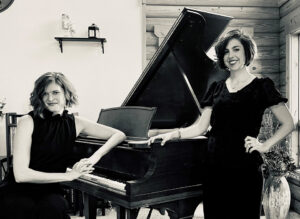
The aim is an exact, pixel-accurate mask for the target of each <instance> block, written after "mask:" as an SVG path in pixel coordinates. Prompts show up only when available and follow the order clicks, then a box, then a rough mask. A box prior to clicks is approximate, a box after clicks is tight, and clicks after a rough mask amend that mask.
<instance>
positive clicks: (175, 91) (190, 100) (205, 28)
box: [122, 8, 232, 128]
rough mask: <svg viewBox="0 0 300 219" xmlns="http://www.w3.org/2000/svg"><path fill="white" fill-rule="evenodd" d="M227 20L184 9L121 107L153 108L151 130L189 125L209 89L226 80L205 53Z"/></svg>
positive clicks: (223, 73) (223, 17)
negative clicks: (212, 85)
mask: <svg viewBox="0 0 300 219" xmlns="http://www.w3.org/2000/svg"><path fill="white" fill-rule="evenodd" d="M231 19H232V18H231V17H228V16H223V15H218V14H212V13H208V12H203V11H198V10H193V9H188V8H184V9H183V11H182V12H181V14H180V15H179V17H178V18H177V20H176V21H175V23H174V25H173V26H172V28H171V29H170V31H169V33H168V34H167V36H166V37H165V39H164V41H163V42H162V44H161V45H160V47H159V48H158V50H157V52H156V53H155V54H154V56H153V57H152V59H151V60H150V62H149V63H148V65H147V67H146V68H145V70H144V71H143V73H142V75H141V76H140V78H139V79H138V81H137V82H136V84H135V86H134V87H133V89H132V90H131V92H130V93H129V95H128V96H127V98H126V99H125V101H124V102H123V104H122V105H123V106H145V107H156V108H157V111H156V114H155V116H154V118H153V121H152V126H151V128H174V127H184V126H188V125H190V124H191V123H193V122H194V121H195V119H196V118H197V117H198V115H199V114H201V109H200V105H199V101H200V100H201V98H202V97H203V95H204V94H205V92H206V90H207V89H208V87H209V85H210V84H211V83H212V81H215V80H219V79H222V78H225V77H226V76H227V74H226V73H225V72H224V71H221V70H220V69H219V68H218V66H217V65H216V63H215V62H214V61H212V60H211V59H210V58H209V57H208V56H207V55H206V52H207V51H208V49H209V48H210V47H211V46H212V45H213V43H214V42H215V41H216V40H217V38H218V37H219V36H220V34H221V33H222V32H223V31H224V29H225V27H226V26H227V24H228V23H229V21H230V20H231Z"/></svg>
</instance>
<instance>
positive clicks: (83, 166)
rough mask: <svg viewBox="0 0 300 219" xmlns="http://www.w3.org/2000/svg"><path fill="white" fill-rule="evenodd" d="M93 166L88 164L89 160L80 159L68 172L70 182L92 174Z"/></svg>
mask: <svg viewBox="0 0 300 219" xmlns="http://www.w3.org/2000/svg"><path fill="white" fill-rule="evenodd" d="M94 169H95V168H94V167H93V165H92V164H91V163H90V162H89V159H86V158H84V159H81V160H80V161H78V162H77V163H75V164H74V165H73V167H72V169H71V171H68V172H67V173H68V174H69V177H70V181H72V180H74V179H77V178H79V177H80V176H81V175H83V174H88V173H92V172H93V171H94Z"/></svg>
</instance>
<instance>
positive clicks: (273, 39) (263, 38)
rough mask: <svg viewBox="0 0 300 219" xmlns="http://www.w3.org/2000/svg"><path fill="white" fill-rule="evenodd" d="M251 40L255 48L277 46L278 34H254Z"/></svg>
mask: <svg viewBox="0 0 300 219" xmlns="http://www.w3.org/2000/svg"><path fill="white" fill-rule="evenodd" d="M253 39H254V40H255V42H256V45H257V46H279V34H277V33H255V34H254V36H253Z"/></svg>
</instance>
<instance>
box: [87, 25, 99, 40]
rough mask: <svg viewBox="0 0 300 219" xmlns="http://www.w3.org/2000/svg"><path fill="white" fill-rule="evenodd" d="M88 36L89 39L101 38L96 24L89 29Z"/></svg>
mask: <svg viewBox="0 0 300 219" xmlns="http://www.w3.org/2000/svg"><path fill="white" fill-rule="evenodd" d="M88 36H89V38H98V37H100V32H99V27H98V26H97V25H96V24H92V25H91V26H89V27H88Z"/></svg>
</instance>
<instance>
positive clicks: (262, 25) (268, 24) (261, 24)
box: [229, 18, 279, 33]
mask: <svg viewBox="0 0 300 219" xmlns="http://www.w3.org/2000/svg"><path fill="white" fill-rule="evenodd" d="M229 26H234V27H245V26H246V27H253V28H254V33H261V32H267V33H278V32H279V20H278V19H275V20H259V19H236V18H235V19H232V20H231V21H230V23H229Z"/></svg>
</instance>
